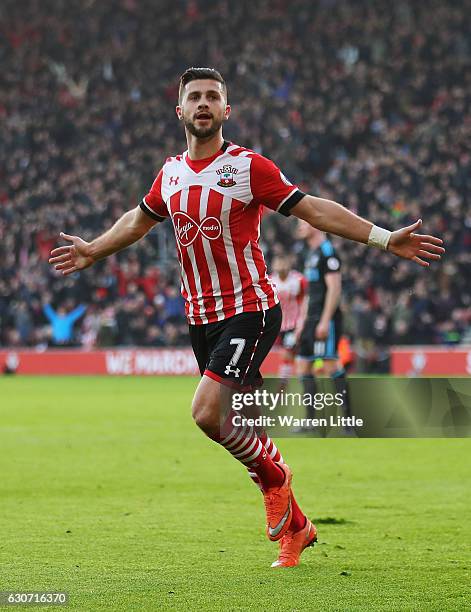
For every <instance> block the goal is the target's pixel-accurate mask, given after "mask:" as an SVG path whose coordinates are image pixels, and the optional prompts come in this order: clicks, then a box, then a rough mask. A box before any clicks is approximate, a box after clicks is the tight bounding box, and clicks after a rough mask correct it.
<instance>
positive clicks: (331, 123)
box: [0, 0, 471, 369]
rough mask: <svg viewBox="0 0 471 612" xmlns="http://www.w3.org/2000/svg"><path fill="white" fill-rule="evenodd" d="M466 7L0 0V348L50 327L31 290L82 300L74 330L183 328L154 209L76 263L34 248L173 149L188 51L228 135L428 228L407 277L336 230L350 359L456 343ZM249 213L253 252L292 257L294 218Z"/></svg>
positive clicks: (112, 340) (314, 180)
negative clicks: (435, 261)
mask: <svg viewBox="0 0 471 612" xmlns="http://www.w3.org/2000/svg"><path fill="white" fill-rule="evenodd" d="M470 14H471V1H470V0H462V1H461V2H460V3H456V2H453V1H451V0H430V2H427V3H410V2H406V1H398V2H396V3H393V4H391V3H390V2H387V1H386V0H377V1H375V2H371V1H370V0H355V1H353V0H351V1H340V0H338V1H337V0H318V1H317V2H311V1H309V0H261V1H260V2H251V1H249V0H238V2H235V3H231V2H228V1H227V0H204V2H203V0H160V1H159V2H154V1H153V0H139V1H137V0H121V1H113V2H98V1H94V0H87V1H85V2H83V1H78V0H67V1H66V0H41V2H39V1H37V0H23V1H22V2H17V1H16V0H3V2H2V3H1V6H0V29H1V32H2V37H1V40H0V62H1V66H2V70H1V71H0V84H1V85H0V126H1V139H0V179H1V180H0V261H1V267H0V346H12V347H15V346H45V345H47V344H49V343H51V342H54V338H53V336H52V335H51V333H52V332H51V327H50V325H49V321H48V319H47V317H46V316H45V312H46V311H47V304H51V306H52V308H53V309H54V310H55V311H59V310H60V311H61V312H63V313H67V312H69V313H70V312H72V311H74V309H76V308H77V307H78V306H79V305H83V309H84V313H85V314H84V316H82V318H81V319H80V320H79V321H77V322H76V323H75V324H74V328H73V329H74V330H75V331H74V334H73V337H71V338H70V342H72V343H74V344H78V345H83V346H86V347H89V348H91V347H96V346H98V347H103V346H105V347H106V346H116V345H122V346H129V345H141V346H175V345H177V346H178V345H183V344H185V343H187V330H186V324H185V319H184V314H183V305H182V300H181V298H180V297H179V294H178V279H179V274H178V269H177V264H176V259H175V251H174V244H173V237H172V232H171V227H170V224H169V223H165V224H163V226H161V227H159V228H158V230H153V231H152V232H151V233H150V235H149V236H148V238H146V239H145V240H144V241H142V242H141V243H139V244H138V245H136V246H134V247H133V248H131V249H128V250H126V251H124V252H122V253H120V254H118V255H117V256H115V257H112V258H110V259H109V260H107V261H105V262H101V263H100V264H98V265H97V266H96V267H95V268H92V269H91V270H89V271H87V272H86V273H83V274H81V275H79V276H77V277H74V278H61V277H59V276H58V275H57V274H56V273H55V272H54V271H53V270H51V269H50V266H48V264H47V257H48V253H49V250H50V248H51V247H53V246H54V245H55V244H56V242H57V237H58V233H59V231H61V230H63V231H66V232H69V233H74V234H79V235H82V236H83V237H84V238H86V239H87V238H91V237H93V236H95V235H96V234H97V233H99V232H101V231H103V230H104V229H106V228H107V227H108V226H109V225H110V224H111V223H112V222H113V221H114V220H115V219H116V218H117V217H118V216H119V215H120V214H121V213H123V212H124V211H125V210H127V209H129V208H131V207H134V206H135V205H136V204H137V203H138V202H139V200H140V198H141V197H142V195H143V194H144V193H145V192H146V190H147V188H148V187H149V185H150V184H151V182H152V180H153V177H154V176H155V174H156V172H157V170H158V168H159V165H160V164H161V163H162V161H163V160H164V158H165V157H166V156H167V155H168V154H174V153H177V152H181V151H182V150H183V149H184V148H185V143H184V136H183V132H182V130H181V126H180V125H179V124H178V122H177V121H176V120H175V115H174V107H175V103H176V96H177V83H178V77H179V75H180V73H181V72H183V70H184V69H185V68H186V67H188V66H189V65H203V66H204V65H210V66H215V67H217V68H218V69H219V70H220V71H221V72H222V73H223V75H224V76H225V78H226V80H227V83H228V86H229V96H230V103H231V104H232V105H233V115H232V118H231V120H230V122H229V123H228V125H227V128H226V132H225V135H226V137H227V138H229V139H233V140H234V141H236V142H238V143H240V144H243V145H245V146H248V147H250V148H253V149H255V150H256V151H259V152H261V153H263V154H266V155H267V156H269V157H270V158H272V159H273V160H274V161H276V163H277V164H278V165H279V166H280V167H281V168H282V169H283V171H284V173H285V174H286V175H287V176H288V177H289V178H290V179H291V180H292V181H295V182H297V183H298V184H299V185H300V186H301V188H302V189H303V190H305V191H308V192H310V193H313V194H318V195H321V196H323V197H329V198H332V199H335V200H337V201H340V202H342V203H344V204H345V205H347V206H348V207H350V208H351V209H352V210H354V211H356V212H358V213H359V214H361V215H365V216H367V217H368V218H370V219H372V220H374V221H375V222H376V223H378V224H379V225H382V226H385V227H390V228H394V227H398V226H399V225H404V224H407V223H409V222H412V221H413V220H415V219H416V218H417V216H418V215H421V216H422V217H423V219H424V229H425V230H426V231H427V232H430V233H435V234H437V235H440V236H442V237H443V238H444V240H445V242H446V246H447V249H448V250H447V255H446V257H445V258H444V259H443V262H442V263H441V264H440V265H437V266H435V267H434V266H432V269H431V270H429V271H425V272H424V271H423V270H422V269H420V268H418V267H416V266H414V265H413V264H410V263H409V262H400V261H399V262H398V261H394V260H393V258H392V257H390V256H389V255H388V254H386V253H385V254H383V253H379V254H378V252H377V251H375V252H373V251H371V250H368V249H366V248H365V247H363V246H361V245H356V244H350V243H346V242H345V241H342V242H339V243H338V244H337V246H338V247H339V249H340V252H341V254H342V258H343V262H344V267H343V270H344V279H345V287H344V289H345V291H344V300H345V304H344V311H345V313H346V323H347V330H348V332H349V334H350V336H351V337H352V338H353V339H354V343H355V347H356V350H357V352H358V354H359V357H360V367H361V368H363V369H365V368H366V369H368V367H369V362H370V361H371V360H372V359H373V360H376V361H381V360H382V359H383V358H384V359H386V358H387V348H388V346H389V345H390V344H391V343H398V344H425V343H427V344H434V343H440V344H443V343H445V344H456V343H460V342H461V341H463V339H465V338H467V339H468V341H469V339H470V336H471V332H470V330H471V272H470V270H471V265H470V264H471V248H470V247H471V207H470V205H469V199H470V195H471V153H470V152H471V114H470V109H471V70H470V63H471V59H470V58H471V39H470V37H469V30H468V24H469V21H468V20H469V15H470ZM339 41H341V44H340V45H339ZM263 225H264V228H263V230H264V231H263V246H264V250H265V252H266V253H268V259H269V260H270V259H271V257H272V256H273V254H275V253H280V252H281V253H282V252H289V251H292V250H293V248H294V251H295V253H297V254H299V255H301V256H302V245H300V244H299V243H297V242H295V241H294V239H293V232H294V229H293V221H290V220H289V221H286V220H285V219H281V218H278V217H277V215H274V214H267V215H266V216H265V218H264V221H263ZM287 230H288V231H287ZM290 230H293V231H290ZM293 244H294V246H293ZM45 308H46V310H45ZM76 312H77V311H76Z"/></svg>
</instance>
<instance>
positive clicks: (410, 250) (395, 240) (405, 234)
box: [388, 219, 445, 268]
mask: <svg viewBox="0 0 471 612" xmlns="http://www.w3.org/2000/svg"><path fill="white" fill-rule="evenodd" d="M421 225H422V219H419V220H418V221H416V222H415V223H413V224H412V225H409V226H407V227H403V228H401V229H399V230H396V231H395V232H393V233H392V234H391V237H390V239H389V244H388V251H391V253H394V255H397V256H398V257H403V258H404V259H411V260H412V261H415V263H418V264H419V266H424V267H425V268H426V267H427V266H429V265H430V263H429V262H428V261H425V260H426V259H432V260H438V259H440V258H441V256H442V254H443V253H444V252H445V249H444V248H443V247H442V246H441V245H442V244H443V240H441V239H440V238H437V237H436V236H427V235H423V234H416V233H415V231H416V230H418V229H420V227H421Z"/></svg>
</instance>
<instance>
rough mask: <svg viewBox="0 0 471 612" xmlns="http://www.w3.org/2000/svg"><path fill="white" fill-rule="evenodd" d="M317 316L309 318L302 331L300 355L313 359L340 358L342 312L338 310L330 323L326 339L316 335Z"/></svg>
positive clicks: (302, 357)
mask: <svg viewBox="0 0 471 612" xmlns="http://www.w3.org/2000/svg"><path fill="white" fill-rule="evenodd" d="M318 323H319V319H317V318H314V317H312V318H308V319H307V320H306V322H305V324H304V327H303V331H302V332H301V339H300V342H299V347H298V353H297V354H298V357H300V358H301V359H307V360H309V361H313V360H314V359H338V345H339V340H340V336H341V335H342V314H341V313H340V312H338V313H337V314H336V315H335V316H334V318H333V319H332V320H331V321H330V323H329V333H328V336H327V338H326V339H325V340H317V338H316V337H315V332H316V327H317V324H318Z"/></svg>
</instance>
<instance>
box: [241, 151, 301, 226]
mask: <svg viewBox="0 0 471 612" xmlns="http://www.w3.org/2000/svg"><path fill="white" fill-rule="evenodd" d="M250 187H251V189H252V194H253V202H254V203H255V204H263V205H264V206H267V207H268V208H271V210H276V211H278V212H279V213H281V214H282V215H285V216H286V217H288V216H289V214H290V210H291V209H292V208H293V206H295V205H296V204H297V203H298V202H299V201H300V200H301V199H302V198H303V197H304V196H305V194H304V193H303V192H302V191H300V190H299V189H298V187H296V185H293V184H292V183H290V181H289V180H288V179H287V178H286V177H285V175H284V174H283V173H282V172H281V170H280V169H279V168H278V166H277V165H276V164H274V163H273V162H272V161H271V160H269V159H267V158H266V157H263V156H262V155H254V156H253V157H252V160H251V165H250Z"/></svg>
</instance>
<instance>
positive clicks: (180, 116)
mask: <svg viewBox="0 0 471 612" xmlns="http://www.w3.org/2000/svg"><path fill="white" fill-rule="evenodd" d="M175 112H176V113H177V117H178V119H179V120H180V121H181V120H182V119H183V111H182V107H181V106H177V107H176V108H175Z"/></svg>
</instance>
